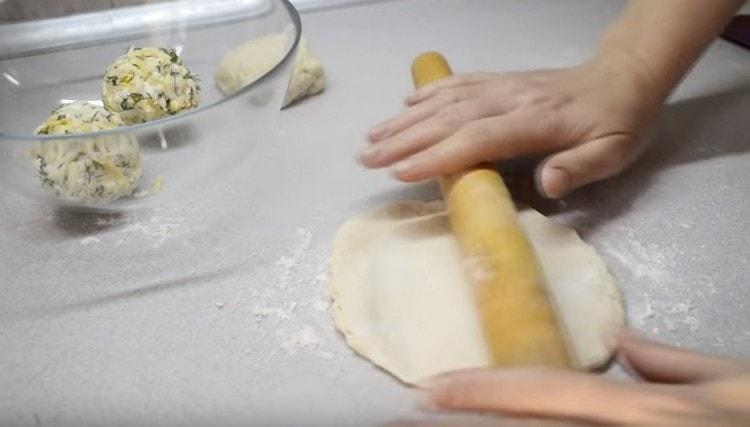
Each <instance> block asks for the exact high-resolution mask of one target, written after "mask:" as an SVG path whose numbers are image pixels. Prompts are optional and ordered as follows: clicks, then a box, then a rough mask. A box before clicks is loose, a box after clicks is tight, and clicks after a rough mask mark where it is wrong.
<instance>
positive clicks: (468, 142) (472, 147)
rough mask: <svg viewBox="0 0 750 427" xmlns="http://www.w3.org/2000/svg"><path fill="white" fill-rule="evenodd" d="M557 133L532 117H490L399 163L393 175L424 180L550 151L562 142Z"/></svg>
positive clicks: (519, 115)
mask: <svg viewBox="0 0 750 427" xmlns="http://www.w3.org/2000/svg"><path fill="white" fill-rule="evenodd" d="M555 134H556V132H555V130H554V126H553V123H552V122H549V123H546V124H545V126H540V125H539V124H538V123H537V122H536V121H535V119H534V117H533V115H531V114H526V113H514V112H510V113H508V114H504V115H500V116H492V117H487V118H483V119H480V120H475V121H472V122H471V123H468V124H467V125H465V126H463V127H461V129H459V130H458V131H456V132H455V133H453V134H451V135H450V136H449V137H447V138H445V139H444V140H442V141H440V142H439V143H437V144H435V145H433V146H431V147H429V148H427V149H425V150H423V151H421V152H419V153H416V154H414V155H412V156H410V157H408V158H406V159H405V160H402V161H400V162H398V163H396V164H395V165H394V167H393V172H394V174H395V175H396V177H397V178H398V179H400V180H402V181H407V182H411V181H421V180H424V179H428V178H433V177H435V176H437V175H440V174H445V173H453V172H457V171H460V170H463V169H465V168H467V167H470V166H473V165H476V164H479V163H482V162H485V161H495V160H504V159H508V158H511V157H515V156H519V155H524V154H530V153H539V152H544V151H549V150H551V149H554V148H555V147H556V144H558V143H559V141H557V137H556V135H555Z"/></svg>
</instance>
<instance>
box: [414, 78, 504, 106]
mask: <svg viewBox="0 0 750 427" xmlns="http://www.w3.org/2000/svg"><path fill="white" fill-rule="evenodd" d="M495 75H496V74H492V73H466V74H456V75H455V76H451V77H448V78H446V79H442V80H438V81H436V82H434V83H430V84H428V85H427V86H424V87H422V88H420V89H417V90H416V91H414V92H412V93H411V94H410V95H409V96H407V97H406V99H405V100H404V102H405V103H406V105H414V104H418V103H420V102H422V101H425V100H426V99H429V98H430V97H432V96H434V95H435V94H436V93H438V92H440V90H441V89H448V88H455V87H461V86H471V85H475V84H478V83H482V82H485V81H487V80H489V79H490V78H492V77H493V76H495Z"/></svg>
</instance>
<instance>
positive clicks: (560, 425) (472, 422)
mask: <svg viewBox="0 0 750 427" xmlns="http://www.w3.org/2000/svg"><path fill="white" fill-rule="evenodd" d="M584 425H589V424H573V423H568V422H563V421H553V420H518V419H497V418H494V417H478V416H475V417H460V418H459V417H451V418H450V419H444V418H441V419H439V420H398V421H392V422H389V423H387V424H384V425H382V426H381V427H576V426H584Z"/></svg>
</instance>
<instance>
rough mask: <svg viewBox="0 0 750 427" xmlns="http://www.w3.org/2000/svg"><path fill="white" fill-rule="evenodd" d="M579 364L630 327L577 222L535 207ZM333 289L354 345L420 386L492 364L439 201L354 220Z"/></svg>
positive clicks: (597, 359) (524, 215)
mask: <svg viewBox="0 0 750 427" xmlns="http://www.w3.org/2000/svg"><path fill="white" fill-rule="evenodd" d="M519 221H520V223H521V226H522V227H523V229H524V231H525V232H526V234H527V235H528V236H529V239H530V240H531V243H532V245H533V247H534V250H535V251H536V253H537V256H538V258H539V261H540V263H541V265H542V269H543V270H544V274H545V276H546V278H547V282H548V286H549V288H550V291H551V292H550V294H551V297H552V299H553V302H554V303H555V305H556V307H557V308H558V312H559V313H558V314H559V316H560V318H561V322H562V324H563V326H564V328H565V330H566V331H567V335H568V340H569V344H570V346H569V347H571V348H572V352H573V353H574V354H573V358H574V359H575V360H576V361H577V365H578V366H579V367H580V368H595V367H597V366H600V365H602V364H604V363H606V361H607V360H608V359H609V358H610V356H611V350H610V349H609V348H608V345H607V343H608V341H609V338H610V337H611V335H612V334H613V333H614V332H615V331H616V330H617V329H618V328H619V327H621V326H622V324H623V323H624V312H623V307H622V302H621V299H620V295H619V292H618V291H617V288H616V287H615V284H614V279H613V278H612V276H611V275H610V274H609V272H608V271H607V268H606V266H605V265H604V262H603V260H602V259H601V257H599V255H598V254H597V253H596V251H595V250H594V249H593V248H592V247H591V246H589V245H587V244H586V243H584V242H583V241H582V240H581V239H580V238H579V237H578V235H577V234H576V232H575V231H574V230H572V229H570V228H567V227H564V226H561V225H558V224H555V223H554V222H553V221H551V220H550V219H548V218H546V217H544V216H542V215H541V214H540V213H538V212H536V211H535V210H532V209H525V210H523V211H521V212H520V214H519ZM331 269H332V271H331V279H330V283H329V292H330V296H331V299H332V301H333V305H332V312H333V316H334V320H335V322H336V326H337V327H338V329H339V330H340V331H341V332H342V333H343V335H344V337H345V338H346V342H347V344H348V345H349V346H350V347H351V348H352V349H353V350H354V351H356V352H357V353H359V354H360V355H362V356H364V357H365V358H367V359H369V360H370V361H371V362H372V363H374V364H375V365H377V366H379V367H381V368H383V369H385V370H386V371H388V372H390V373H391V374H393V375H394V376H396V377H397V378H399V379H400V380H402V381H404V382H405V383H409V384H416V383H418V382H419V381H421V380H424V379H426V378H428V377H430V376H433V375H436V374H439V373H442V372H445V371H449V370H454V369H460V368H470V367H485V366H490V365H491V360H490V357H489V353H488V349H487V345H486V343H485V342H484V336H483V333H482V330H481V325H480V323H479V319H478V316H477V314H476V312H475V309H474V301H473V293H472V289H471V284H470V282H469V281H468V280H467V277H466V275H465V273H464V267H463V265H462V264H461V256H460V253H459V247H458V243H457V242H456V240H455V238H454V237H453V235H452V234H451V231H450V224H449V222H448V217H447V214H446V213H445V211H444V206H443V204H442V203H441V202H432V203H422V202H404V203H398V204H394V205H391V206H388V207H386V208H384V209H380V210H377V211H375V212H372V213H369V214H365V215H362V216H360V217H356V218H354V219H352V220H350V221H348V222H346V223H345V224H344V225H342V227H341V229H340V230H339V232H338V235H337V237H336V240H335V243H334V251H333V257H332V260H331Z"/></svg>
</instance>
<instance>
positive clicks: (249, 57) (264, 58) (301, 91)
mask: <svg viewBox="0 0 750 427" xmlns="http://www.w3.org/2000/svg"><path fill="white" fill-rule="evenodd" d="M290 43H291V37H290V36H289V35H288V34H272V35H269V36H265V37H261V38H258V39H255V40H250V41H248V42H246V43H243V44H241V45H240V46H238V47H236V48H234V49H232V50H231V51H229V53H227V55H226V56H225V57H224V59H223V60H222V61H221V64H219V68H218V69H217V71H216V85H217V86H218V87H219V90H221V91H222V92H223V93H224V94H226V95H230V94H232V93H234V92H236V91H238V90H240V89H242V88H243V87H245V86H247V85H249V84H250V83H252V82H254V81H256V80H258V79H259V78H261V77H262V76H263V75H264V74H266V73H267V72H268V71H270V70H271V69H272V68H273V67H274V66H276V64H278V63H279V61H281V59H282V57H283V55H284V53H285V52H286V51H287V48H288V47H289V44H290ZM324 88H325V71H324V70H323V64H322V63H321V62H320V60H319V59H318V58H317V57H316V56H315V54H314V53H313V51H312V50H311V49H310V46H309V45H308V43H307V40H306V39H305V38H302V39H301V40H300V42H299V47H298V49H297V58H296V60H295V62H294V71H293V72H292V78H291V80H290V82H289V88H288V89H287V93H286V97H285V98H284V107H286V106H288V105H290V104H292V103H294V102H296V101H299V100H301V99H303V98H307V97H308V96H312V95H315V94H318V93H320V92H322V91H323V89H324Z"/></svg>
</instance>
